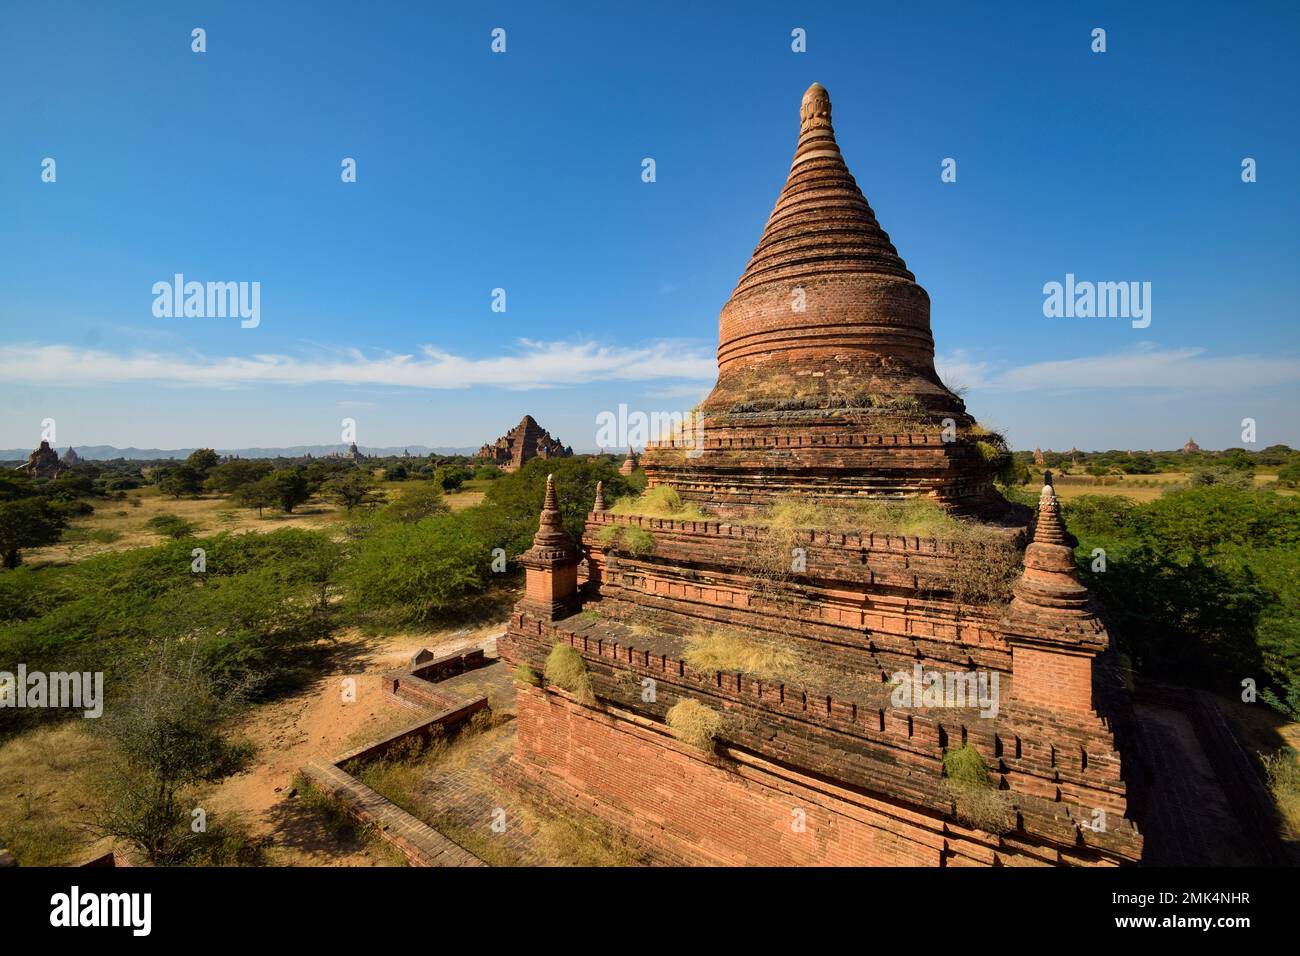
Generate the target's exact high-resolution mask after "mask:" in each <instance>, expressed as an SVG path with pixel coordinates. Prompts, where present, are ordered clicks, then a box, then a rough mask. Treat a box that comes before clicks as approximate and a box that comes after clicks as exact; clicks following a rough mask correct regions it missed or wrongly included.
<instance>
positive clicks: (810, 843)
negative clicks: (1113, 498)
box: [500, 84, 1142, 866]
mask: <svg viewBox="0 0 1300 956" xmlns="http://www.w3.org/2000/svg"><path fill="white" fill-rule="evenodd" d="M929 311H930V302H929V297H928V295H927V294H926V292H925V290H924V289H922V288H921V287H920V286H919V285H918V284H917V283H916V279H915V276H914V275H913V274H912V273H911V272H910V271H909V270H908V268H907V266H906V264H905V263H904V262H903V260H902V258H901V257H900V256H899V254H898V252H897V250H895V248H894V246H893V244H892V243H891V242H890V240H889V236H888V235H887V234H886V233H885V231H884V230H883V229H882V228H881V227H880V225H879V223H878V222H877V221H876V217H875V215H874V213H873V212H872V210H871V207H870V206H869V205H868V203H867V201H866V199H865V198H864V197H863V195H862V193H861V191H860V190H859V189H858V186H857V184H856V182H855V180H854V179H853V176H852V175H851V174H850V173H849V170H848V168H847V166H846V165H845V163H844V160H843V157H842V156H841V154H840V151H839V147H838V145H837V144H836V141H835V134H834V131H833V128H832V125H831V104H830V97H829V95H828V94H827V92H826V90H825V89H824V88H823V87H822V86H820V85H819V84H814V85H813V86H812V87H810V88H809V89H808V91H807V92H806V93H805V94H804V97H803V102H802V105H801V110H800V128H799V140H798V145H797V147H796V149H795V155H794V162H793V164H792V166H791V169H790V173H789V176H788V178H787V180H786V183H785V186H784V188H783V189H782V190H781V194H780V196H779V198H778V199H777V202H776V207H775V208H774V210H773V211H772V215H771V217H770V218H769V219H768V222H767V225H766V227H765V229H764V231H763V235H762V238H761V239H760V240H759V243H758V246H757V248H756V249H755V251H754V254H753V256H752V257H751V259H750V261H749V264H748V266H747V267H746V269H745V272H744V274H743V275H742V276H741V278H740V281H739V282H738V283H737V285H736V288H735V290H734V292H733V293H732V295H731V298H730V300H729V301H728V302H727V303H726V305H725V306H724V307H723V309H722V315H721V320H720V323H719V346H718V381H717V384H716V386H715V387H714V389H713V391H712V393H711V394H710V395H709V397H708V398H707V399H706V400H705V401H704V403H703V404H702V406H701V408H700V414H701V416H702V417H703V427H702V434H703V436H704V438H703V447H698V444H699V443H698V442H696V443H694V444H692V445H691V447H690V452H691V454H690V455H688V454H687V453H686V446H687V444H688V443H687V442H685V441H678V440H676V439H667V440H664V441H660V442H652V443H650V445H649V446H648V447H647V449H646V452H645V454H644V456H643V460H642V464H643V466H644V468H645V472H646V476H647V479H648V484H649V487H650V488H652V489H653V488H655V487H659V486H671V487H672V488H673V489H675V490H676V492H677V494H678V495H679V496H680V498H681V499H682V501H683V502H684V503H685V507H684V508H683V510H682V511H681V513H680V516H679V517H652V516H649V515H645V514H635V513H624V512H625V511H626V510H627V509H623V508H620V509H619V511H620V513H618V514H614V513H613V512H611V511H609V510H607V509H606V506H605V502H604V500H603V496H598V498H597V501H596V503H595V508H594V510H593V511H592V512H591V513H590V514H589V515H588V516H587V522H586V531H585V532H584V535H583V539H582V541H581V542H577V543H575V542H574V541H572V540H571V539H570V538H569V536H568V535H567V534H566V533H565V532H564V530H563V526H562V524H561V523H560V520H559V512H558V501H557V499H556V494H555V489H554V487H553V485H552V484H551V483H550V482H549V481H548V487H547V496H546V502H545V505H544V507H543V513H542V518H541V526H540V529H539V531H538V535H537V539H536V541H535V543H534V547H533V548H532V549H530V550H529V551H528V552H525V554H524V555H523V558H522V561H523V564H524V566H525V568H526V573H527V585H526V592H525V596H524V598H523V599H522V600H521V601H520V602H519V605H518V606H517V608H516V610H515V613H514V615H513V616H512V618H511V621H510V625H509V628H508V631H507V634H506V635H505V636H504V637H503V638H502V640H501V641H500V650H501V654H502V656H503V657H504V658H505V659H506V660H507V661H508V662H509V663H510V664H512V665H522V666H523V667H527V668H531V669H532V670H534V671H536V672H538V673H542V672H544V671H545V669H546V664H547V661H548V658H549V657H550V656H551V655H552V652H553V648H554V647H555V646H556V645H567V646H568V647H569V648H572V650H573V651H576V652H577V655H578V656H579V657H580V658H581V661H582V664H583V666H584V667H585V669H586V674H587V678H588V679H589V680H590V691H591V692H590V693H585V692H575V691H574V690H573V688H569V689H565V688H562V687H559V686H555V685H554V684H553V683H548V682H547V681H542V683H541V686H533V685H531V684H528V683H525V682H521V684H520V687H519V695H518V721H517V727H518V734H517V738H516V744H515V751H514V755H513V758H512V760H511V761H510V763H509V770H508V775H509V777H510V778H511V780H512V781H513V782H514V783H515V784H517V785H520V786H526V787H536V788H541V789H542V790H544V791H545V792H546V793H547V794H548V795H549V796H550V797H551V798H555V799H559V800H561V801H566V802H569V803H571V804H572V805H574V806H577V807H580V808H582V809H583V810H586V811H589V812H592V813H595V814H597V815H598V816H600V817H601V818H603V819H605V820H607V821H608V822H610V823H611V824H614V825H616V826H618V827H620V828H623V829H624V830H626V831H627V832H628V833H630V834H632V835H633V836H635V837H637V838H638V839H639V840H641V841H643V842H644V843H646V844H647V845H649V846H650V847H652V848H653V849H654V850H655V851H656V852H657V853H658V854H659V855H661V856H662V857H663V859H665V860H668V861H677V862H684V863H704V864H746V865H753V864H759V865H791V864H795V865H798V864H865V865H933V866H957V865H1116V864H1122V863H1130V862H1135V861H1137V860H1138V859H1139V857H1140V856H1141V849H1142V838H1141V836H1140V835H1139V834H1138V832H1137V829H1136V827H1135V826H1134V824H1133V822H1132V813H1131V811H1130V801H1131V798H1132V796H1133V795H1132V794H1130V792H1129V791H1130V785H1131V783H1132V779H1131V778H1132V776H1133V774H1132V772H1131V767H1132V763H1133V761H1132V759H1131V753H1132V751H1131V747H1132V744H1131V743H1130V742H1129V741H1130V740H1131V734H1132V714H1131V708H1130V706H1129V702H1128V697H1127V693H1126V691H1125V689H1124V685H1123V683H1122V681H1121V680H1119V678H1118V676H1117V670H1116V667H1115V661H1114V657H1115V655H1114V652H1113V651H1112V650H1111V649H1110V640H1109V637H1108V635H1107V633H1106V630H1105V628H1104V626H1103V625H1102V623H1101V621H1100V619H1099V617H1098V614H1097V610H1096V608H1095V607H1094V606H1093V603H1092V601H1091V599H1090V597H1089V594H1088V592H1087V590H1086V589H1085V588H1084V587H1083V586H1082V585H1081V584H1080V583H1079V580H1078V577H1077V573H1076V570H1075V563H1074V553H1073V547H1072V546H1073V543H1074V541H1073V539H1072V538H1071V536H1070V535H1069V533H1068V532H1067V531H1066V529H1065V526H1064V524H1063V522H1062V520H1061V517H1060V512H1059V507H1058V505H1057V500H1056V496H1055V493H1054V491H1053V489H1052V486H1051V484H1050V476H1049V479H1048V481H1049V483H1048V484H1046V485H1045V486H1044V487H1043V489H1042V495H1041V500H1040V502H1039V505H1038V508H1037V513H1036V514H1034V513H1031V512H1030V510H1029V509H1026V508H1023V507H1021V506H1017V505H1013V504H1010V503H1008V502H1007V501H1005V500H1004V499H1003V498H1002V496H1001V495H1000V494H999V493H998V491H997V489H996V488H995V486H994V483H993V479H994V477H995V474H996V473H997V470H998V468H999V467H1000V465H1001V464H1002V462H1003V461H1004V460H1005V454H1006V449H1005V445H1004V444H1003V443H1002V441H1001V439H1000V438H999V437H998V436H996V435H993V434H991V433H989V432H988V431H986V430H985V429H982V428H980V427H979V426H978V424H977V423H976V422H975V420H974V418H972V417H971V416H970V415H969V414H968V413H967V411H966V408H965V404H964V403H963V402H962V400H961V399H960V398H959V397H957V396H956V395H954V394H953V393H952V392H951V391H950V390H949V389H948V388H947V387H946V386H945V385H944V384H943V382H942V381H941V380H940V379H939V376H938V375H937V374H936V372H935V369H934V340H933V337H932V335H931V331H930V316H929ZM909 501H912V502H926V503H928V504H927V505H925V506H924V507H928V508H930V509H931V510H932V511H934V512H935V513H936V514H938V515H939V517H940V518H943V514H944V513H946V514H947V515H948V516H950V518H953V519H957V520H956V522H955V523H954V522H952V521H949V520H948V519H946V518H944V519H943V521H947V522H948V525H947V527H950V529H952V533H941V534H939V535H937V536H935V537H926V536H924V535H917V534H910V533H909V534H900V533H898V531H897V530H895V529H893V528H882V527H873V526H872V525H871V522H872V521H873V520H874V519H873V518H872V515H883V514H885V513H886V511H887V510H888V509H889V508H890V507H891V505H889V504H888V503H889V502H894V503H900V502H901V503H906V502H909ZM864 503H865V504H866V505H870V506H871V508H874V509H875V510H871V508H868V507H864ZM914 507H922V506H920V505H915V506H914ZM855 509H856V510H855ZM660 513H662V512H660ZM792 516H793V518H792ZM800 516H802V517H803V519H805V520H804V522H803V523H801V522H800V520H799V518H800ZM855 517H856V523H854V518H855ZM936 526H937V527H945V525H944V524H943V522H942V521H940V522H937V523H936ZM788 555H792V556H793V560H791V561H790V562H789V567H788V569H787V568H786V567H783V566H781V563H782V562H785V561H786V560H787V556H788ZM773 557H776V558H777V559H778V560H777V562H776V563H775V564H774V563H773V561H772V558H773ZM580 611H586V612H594V613H584V614H581V615H579V612H580ZM702 646H708V647H711V648H713V649H714V651H715V653H714V655H713V658H712V659H711V663H709V664H705V663H702V661H704V660H705V658H703V657H701V656H700V654H699V649H700V647H702ZM719 647H721V648H731V649H732V651H733V652H734V651H735V649H736V648H742V649H747V650H748V651H749V652H750V653H734V654H733V656H734V660H735V666H734V667H732V666H729V664H728V663H727V662H725V661H722V660H721V659H720V656H719V654H718V653H717V652H716V651H717V649H718V648H719ZM566 653H567V652H566ZM721 657H723V658H725V657H726V655H725V654H722V655H721ZM692 660H694V661H695V662H696V663H697V664H698V665H699V666H693V665H692V663H691V662H690V661H692ZM521 673H527V671H522V670H521ZM931 673H933V674H938V675H940V678H941V681H940V682H941V683H945V682H944V681H943V680H942V678H943V677H944V675H954V674H955V675H959V677H960V676H965V675H975V676H976V677H978V676H979V675H981V674H982V675H984V676H985V677H986V678H988V677H994V678H995V679H993V680H985V681H984V682H983V683H982V684H980V685H979V686H982V687H985V688H987V687H993V688H997V689H998V693H999V696H1000V700H998V701H996V702H993V703H994V706H985V705H987V704H988V703H989V702H987V701H976V700H965V699H963V700H957V701H954V700H950V699H946V698H945V697H943V696H940V697H939V698H933V699H932V698H931V697H929V696H927V695H926V694H925V693H923V692H922V688H920V687H918V688H916V693H914V694H911V695H901V694H899V693H897V692H896V691H898V684H899V681H900V680H902V679H905V678H906V676H907V675H913V674H914V675H916V677H915V679H916V680H917V681H927V680H928V678H927V677H926V675H928V674H931ZM899 675H903V676H902V677H900V676H899ZM958 683H959V681H957V680H950V681H947V682H946V685H947V686H956V685H957V684H958ZM936 701H937V706H936V705H935V704H936ZM900 702H902V703H904V704H907V705H909V706H899V703H900ZM670 712H671V713H670ZM687 712H690V713H692V714H694V715H695V716H696V718H697V719H696V720H695V723H694V727H695V728H696V729H697V730H698V727H700V726H704V727H707V728H709V729H708V732H707V734H706V735H705V739H704V742H701V739H700V735H699V733H692V732H690V729H689V728H688V727H687V725H686V724H685V722H684V720H683V719H682V715H683V714H685V713H687ZM701 715H702V716H701ZM710 715H711V716H710ZM1121 752H1125V753H1127V754H1129V755H1130V756H1129V757H1128V758H1121ZM1126 763H1127V765H1128V767H1127V769H1126Z"/></svg>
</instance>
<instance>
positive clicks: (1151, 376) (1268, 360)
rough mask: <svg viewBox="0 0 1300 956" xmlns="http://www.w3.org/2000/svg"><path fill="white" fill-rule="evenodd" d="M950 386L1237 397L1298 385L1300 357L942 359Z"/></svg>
mask: <svg viewBox="0 0 1300 956" xmlns="http://www.w3.org/2000/svg"><path fill="white" fill-rule="evenodd" d="M936 364H937V365H938V367H939V374H940V376H941V377H942V378H943V379H944V381H945V382H948V383H949V384H950V385H954V386H956V385H962V386H965V387H967V388H970V389H973V390H983V391H1006V392H1028V391H1041V390H1051V391H1065V390H1090V389H1105V390H1115V389H1145V390H1152V389H1161V390H1176V389H1195V390H1197V391H1201V392H1207V391H1210V392H1228V391H1241V390H1247V389H1252V388H1260V387H1268V386H1274V385H1285V384H1288V383H1293V382H1300V357H1294V356H1265V355H1222V356H1216V355H1211V354H1210V353H1209V351H1208V350H1207V349H1203V348H1161V347H1159V346H1153V345H1144V346H1141V347H1138V348H1134V349H1130V350H1127V351H1123V352H1111V353H1108V354H1104V355H1090V356H1083V357H1080V358H1068V359H1056V360H1053V361H1047V362H1031V363H1029V364H1028V365H1018V366H1006V365H1001V364H998V363H996V362H992V361H985V360H980V359H977V358H975V357H973V356H972V355H971V354H970V353H968V352H953V353H950V354H948V355H944V356H940V357H939V358H938V360H937V362H936Z"/></svg>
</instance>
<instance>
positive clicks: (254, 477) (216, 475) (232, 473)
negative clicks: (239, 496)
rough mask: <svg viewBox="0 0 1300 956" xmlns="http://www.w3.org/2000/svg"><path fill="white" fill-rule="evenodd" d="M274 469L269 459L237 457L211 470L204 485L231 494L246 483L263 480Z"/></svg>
mask: <svg viewBox="0 0 1300 956" xmlns="http://www.w3.org/2000/svg"><path fill="white" fill-rule="evenodd" d="M195 454H197V452H196V453H195ZM273 470H274V469H273V467H272V465H271V463H270V462H269V461H250V460H249V459H246V458H235V459H233V460H231V461H227V462H223V463H222V464H220V465H217V466H216V467H215V468H213V469H212V470H211V471H209V472H208V477H207V480H206V481H205V482H204V486H205V487H206V488H207V489H208V491H215V492H216V493H217V494H222V495H229V494H233V493H234V492H235V491H236V490H237V489H239V488H242V487H243V486H244V485H251V484H252V483H253V482H255V481H261V480H262V479H263V478H265V477H266V476H267V475H269V474H270V473H271V472H272V471H273Z"/></svg>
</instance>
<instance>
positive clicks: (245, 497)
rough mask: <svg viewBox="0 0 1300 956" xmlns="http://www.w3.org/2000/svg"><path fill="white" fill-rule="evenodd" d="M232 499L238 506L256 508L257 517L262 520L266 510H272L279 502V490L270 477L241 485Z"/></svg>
mask: <svg viewBox="0 0 1300 956" xmlns="http://www.w3.org/2000/svg"><path fill="white" fill-rule="evenodd" d="M230 497H231V500H232V501H233V502H234V503H235V504H237V505H241V506H243V507H245V508H256V509H257V516H258V517H259V518H260V517H262V510H263V509H264V508H270V507H272V506H274V505H275V504H276V503H277V502H278V501H279V489H278V488H277V487H276V484H275V482H274V481H272V480H271V477H270V475H268V476H267V477H265V478H262V479H261V480H259V481H254V482H250V483H249V484H247V485H240V486H239V487H238V488H236V489H235V493H234V494H233V495H231V496H230Z"/></svg>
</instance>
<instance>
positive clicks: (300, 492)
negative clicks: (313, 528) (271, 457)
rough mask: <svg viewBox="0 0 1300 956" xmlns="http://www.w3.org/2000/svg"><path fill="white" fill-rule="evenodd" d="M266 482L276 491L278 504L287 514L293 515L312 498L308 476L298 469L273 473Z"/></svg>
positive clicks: (286, 469) (287, 469)
mask: <svg viewBox="0 0 1300 956" xmlns="http://www.w3.org/2000/svg"><path fill="white" fill-rule="evenodd" d="M266 480H267V481H268V482H270V486H271V487H272V488H274V489H275V500H276V504H278V505H279V506H280V508H281V509H282V510H283V511H284V513H285V514H293V509H294V508H296V507H298V505H300V504H302V503H303V502H304V501H306V500H307V499H308V498H310V497H311V487H310V486H309V485H308V484H307V476H306V475H304V474H303V473H302V472H301V471H299V470H297V469H296V468H285V469H282V470H280V471H273V472H271V475H270V477H269V478H267V479H266Z"/></svg>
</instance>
